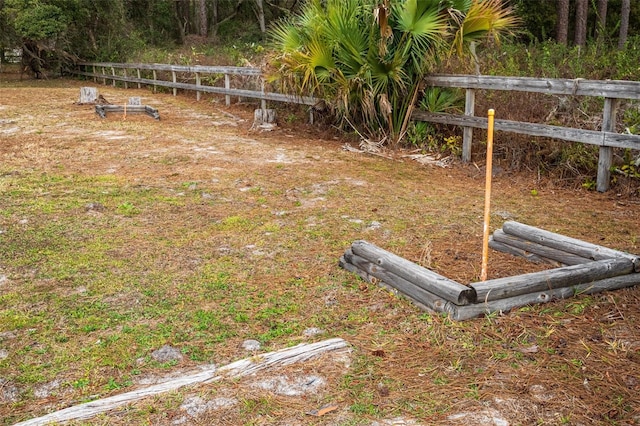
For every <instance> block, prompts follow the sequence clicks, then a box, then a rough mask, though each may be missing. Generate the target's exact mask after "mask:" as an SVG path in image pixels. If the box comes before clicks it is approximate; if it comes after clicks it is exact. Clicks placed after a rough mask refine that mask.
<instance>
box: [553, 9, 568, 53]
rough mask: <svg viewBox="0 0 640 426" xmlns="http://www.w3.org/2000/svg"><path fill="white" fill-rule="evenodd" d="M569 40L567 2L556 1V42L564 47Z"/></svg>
mask: <svg viewBox="0 0 640 426" xmlns="http://www.w3.org/2000/svg"><path fill="white" fill-rule="evenodd" d="M568 38H569V0H558V21H557V22H556V41H557V42H558V43H560V44H564V45H566V44H567V42H568Z"/></svg>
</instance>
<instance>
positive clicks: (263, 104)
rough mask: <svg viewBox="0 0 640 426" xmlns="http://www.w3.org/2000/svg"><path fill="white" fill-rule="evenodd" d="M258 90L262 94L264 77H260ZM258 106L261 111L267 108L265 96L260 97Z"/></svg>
mask: <svg viewBox="0 0 640 426" xmlns="http://www.w3.org/2000/svg"><path fill="white" fill-rule="evenodd" d="M260 91H261V92H262V95H264V78H260ZM260 108H261V109H262V110H263V111H264V110H265V109H267V100H266V99H265V98H262V99H260Z"/></svg>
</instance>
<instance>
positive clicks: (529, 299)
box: [451, 274, 640, 321]
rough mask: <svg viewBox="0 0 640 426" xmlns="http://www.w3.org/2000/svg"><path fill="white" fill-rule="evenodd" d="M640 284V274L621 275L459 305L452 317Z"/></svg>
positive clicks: (473, 314)
mask: <svg viewBox="0 0 640 426" xmlns="http://www.w3.org/2000/svg"><path fill="white" fill-rule="evenodd" d="M638 284H640V274H627V275H620V276H617V277H612V278H606V279H604V280H599V281H594V282H592V283H584V284H579V285H576V286H572V287H561V288H556V289H553V290H546V291H541V292H535V293H527V294H523V295H520V296H514V297H509V298H505V299H499V300H493V301H489V302H486V303H476V304H473V305H467V306H457V307H456V309H455V311H454V312H453V314H452V315H451V318H452V319H454V320H456V321H464V320H467V319H471V318H475V317H477V316H480V315H485V314H491V313H494V312H509V311H510V310H512V309H515V308H519V307H522V306H526V305H535V304H539V303H547V302H553V301H554V300H559V299H568V298H570V297H574V296H578V295H581V294H595V293H600V292H602V291H612V290H619V289H621V288H626V287H633V286H635V285H638Z"/></svg>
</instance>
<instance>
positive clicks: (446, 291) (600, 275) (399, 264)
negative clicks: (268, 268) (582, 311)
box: [340, 221, 640, 321]
mask: <svg viewBox="0 0 640 426" xmlns="http://www.w3.org/2000/svg"><path fill="white" fill-rule="evenodd" d="M505 236H507V237H505ZM496 237H498V238H496ZM498 239H499V240H500V241H497V240H498ZM514 242H515V245H512V244H513V243H514ZM490 247H492V248H493V249H495V250H499V251H504V252H506V253H510V254H514V255H518V256H522V257H524V258H526V259H528V260H532V261H536V262H538V261H547V262H550V263H555V264H559V265H560V267H558V268H555V269H550V270H546V271H540V272H533V273H529V274H523V275H516V276H513V277H506V278H497V279H492V280H486V281H480V282H475V283H471V284H469V285H468V286H466V285H462V284H459V283H457V282H455V281H453V280H450V279H447V278H445V277H443V276H441V275H439V274H436V273H435V272H432V271H429V270H427V269H425V268H422V267H421V266H419V265H416V264H414V263H412V262H410V261H409V260H406V259H403V258H401V257H399V256H396V255H393V254H391V253H389V252H386V251H385V250H383V249H381V248H379V247H376V246H375V245H373V244H371V243H368V242H366V241H355V242H354V243H353V244H352V245H351V247H350V248H348V249H347V250H346V251H345V253H344V255H343V256H342V257H341V258H340V266H342V267H343V268H344V269H346V270H348V271H350V272H353V273H355V274H357V275H359V276H360V277H361V278H363V279H364V280H365V281H369V282H377V283H379V284H381V285H383V286H385V287H388V288H391V289H393V290H395V291H398V292H399V293H401V294H402V295H404V296H406V297H407V298H409V299H411V300H412V301H414V302H415V303H416V304H417V305H418V306H420V307H421V308H423V309H427V310H430V311H435V312H442V313H446V314H448V315H449V316H451V318H452V319H454V320H458V321H461V320H465V319H470V318H473V317H477V316H479V315H482V314H489V313H492V312H505V311H509V310H511V309H514V308H517V307H520V306H524V305H529V304H536V303H546V302H551V301H553V300H557V299H565V298H568V297H573V296H575V295H577V294H583V293H585V294H592V293H597V292H600V291H605V290H616V289H620V288H624V287H630V286H634V285H638V284H640V256H637V255H633V254H629V253H625V252H621V251H618V250H612V249H610V248H607V247H603V246H599V245H596V244H591V243H588V242H585V241H581V240H578V239H575V238H570V237H566V236H564V235H560V234H556V233H553V232H549V231H545V230H543V229H539V228H535V227H533V226H528V225H524V224H521V223H518V222H513V221H509V222H505V223H504V224H503V227H502V229H499V230H496V231H495V232H494V235H493V238H492V239H491V241H490Z"/></svg>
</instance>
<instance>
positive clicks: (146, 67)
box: [71, 62, 640, 192]
mask: <svg viewBox="0 0 640 426" xmlns="http://www.w3.org/2000/svg"><path fill="white" fill-rule="evenodd" d="M71 73H72V74H76V75H81V76H85V77H90V78H93V79H94V81H98V80H102V82H103V84H108V82H110V83H111V84H112V85H114V86H115V85H116V82H118V81H120V82H123V84H124V87H125V88H126V87H128V84H130V83H131V84H137V86H138V88H140V87H141V86H142V85H143V84H144V85H147V86H152V87H153V88H154V91H155V89H156V88H157V86H161V87H168V88H171V89H173V94H174V96H175V95H176V94H177V91H178V89H180V90H191V91H195V92H196V97H197V99H198V100H200V94H201V93H203V92H204V93H215V94H219V95H224V96H225V100H226V104H227V105H230V103H231V97H232V96H238V97H243V98H253V99H260V100H261V109H263V110H264V109H266V108H267V106H266V102H267V101H275V102H286V103H294V104H302V105H309V106H314V105H317V104H318V102H320V100H319V99H317V98H313V97H310V96H295V95H287V94H282V93H274V92H267V91H266V90H265V81H264V77H263V73H262V70H261V69H260V68H257V67H231V66H229V67H227V66H201V65H193V66H190V65H168V64H141V63H111V62H80V63H78V64H77V67H76V68H75V69H73V70H71ZM206 75H208V76H216V75H218V76H224V86H215V85H207V84H204V82H203V76H206ZM234 75H235V76H245V77H251V78H254V79H255V80H256V82H257V83H258V84H259V86H260V90H246V89H237V88H232V87H231V76H234ZM165 76H166V77H167V78H169V76H170V80H167V79H163V77H165ZM179 80H181V81H185V80H186V81H194V80H195V84H193V83H184V82H181V81H179ZM204 80H205V81H206V79H204ZM221 81H222V80H221ZM425 82H426V83H427V84H428V85H430V86H438V87H453V88H461V89H465V112H464V114H463V115H458V114H436V113H428V112H424V111H417V110H414V112H413V114H412V119H414V120H418V121H428V122H432V123H440V124H449V125H457V126H462V127H463V146H462V160H463V161H465V162H468V161H471V145H472V140H473V129H486V128H487V119H486V118H483V117H476V116H475V99H476V93H477V91H479V90H503V91H516V92H529V93H542V94H547V95H557V96H590V97H599V98H604V107H603V119H602V126H601V129H600V131H597V130H584V129H576V128H570V127H562V126H551V125H547V124H538V123H527V122H521V121H510V120H501V119H496V120H495V126H494V128H495V130H496V131H504V132H512V133H518V134H523V135H530V136H540V137H547V138H553V139H560V140H565V141H571V142H580V143H586V144H590V145H597V146H599V147H600V152H599V158H598V177H597V182H596V189H597V190H598V191H600V192H605V191H607V190H608V189H609V183H610V180H611V166H612V164H613V149H614V148H629V149H634V150H640V135H631V134H625V133H617V132H616V129H615V123H616V114H617V109H618V105H619V103H620V100H640V82H636V81H624V80H605V81H600V80H585V79H580V78H577V79H550V78H531V77H502V76H476V75H432V76H429V77H427V78H426V79H425ZM309 121H310V122H313V108H310V109H309Z"/></svg>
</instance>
